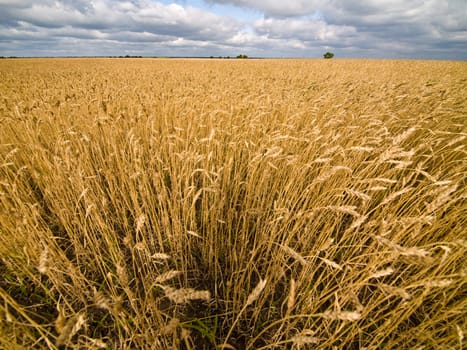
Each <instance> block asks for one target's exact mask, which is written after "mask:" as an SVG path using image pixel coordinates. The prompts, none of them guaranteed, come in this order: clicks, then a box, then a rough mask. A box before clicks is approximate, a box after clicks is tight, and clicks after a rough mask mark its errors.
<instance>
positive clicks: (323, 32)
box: [0, 0, 467, 59]
mask: <svg viewBox="0 0 467 350" xmlns="http://www.w3.org/2000/svg"><path fill="white" fill-rule="evenodd" d="M162 1H164V3H163V2H162ZM204 2H205V3H206V4H211V5H212V4H217V6H211V7H210V6H207V7H205V8H199V7H194V6H190V3H191V1H190V0H183V1H176V2H172V3H169V4H167V1H165V0H159V1H152V0H93V1H87V0H61V1H59V0H42V1H33V0H0V55H54V54H57V55H58V54H64V55H117V54H121V53H122V50H123V51H125V50H130V51H132V52H135V53H138V54H142V55H185V54H186V55H206V56H209V55H216V56H217V55H231V56H232V55H236V54H238V53H240V52H241V53H247V54H248V55H250V56H253V55H260V56H302V57H303V56H321V54H322V52H323V50H325V49H326V50H327V49H332V50H333V52H335V53H336V56H337V57H339V56H341V57H342V56H371V57H406V56H407V54H410V55H413V56H412V57H424V58H430V57H434V58H457V59H467V42H466V40H467V3H466V2H465V1H464V0H445V1H439V0H360V1H351V0H204ZM198 4H199V2H198ZM222 4H229V5H235V6H238V8H239V10H238V11H233V12H234V13H235V15H237V16H240V15H239V13H241V12H242V11H249V12H248V13H249V15H248V16H246V17H244V18H241V17H238V18H233V17H232V16H233V13H232V14H230V13H228V12H227V11H225V12H222V13H223V14H222V15H220V14H215V13H214V12H215V9H217V10H218V9H219V7H220V6H222ZM198 6H199V5H198ZM230 8H231V7H230ZM248 9H249V10H248ZM252 14H254V15H253V16H252ZM245 18H249V19H248V20H246V19H245ZM251 18H255V19H254V20H252V19H251ZM67 50H68V51H67Z"/></svg>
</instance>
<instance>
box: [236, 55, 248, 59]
mask: <svg viewBox="0 0 467 350" xmlns="http://www.w3.org/2000/svg"><path fill="white" fill-rule="evenodd" d="M237 58H244V59H246V58H248V56H247V55H238V56H237Z"/></svg>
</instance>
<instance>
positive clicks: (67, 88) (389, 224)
mask: <svg viewBox="0 0 467 350" xmlns="http://www.w3.org/2000/svg"><path fill="white" fill-rule="evenodd" d="M465 91H467V63H466V62H442V61H438V62H437V61H430V62H428V61H392V60H344V59H341V60H336V61H332V60H331V61H329V60H326V61H324V60H215V59H212V60H203V59H197V60H188V59H185V60H176V59H125V60H123V59H122V60H120V59H104V58H100V59H27V60H25V59H24V60H23V59H15V60H10V59H3V60H0V233H1V234H0V348H1V349H59V348H60V349H62V348H64V349H65V348H66V349H122V350H127V349H128V350H129V349H161V350H164V349H187V350H192V349H200V350H204V349H205V350H208V349H209V350H210V349H234V350H247V349H263V350H265V349H317V350H320V349H321V350H325V349H389V350H390V349H394V350H396V349H456V350H457V349H459V350H460V349H464V348H465V336H464V334H465V331H466V328H467V316H466V315H467V313H466V306H467V301H466V297H465V296H466V295H467V284H466V281H467V279H466V278H467V277H466V276H467V268H466V267H465V265H466V264H465V257H466V256H467V243H466V242H467V237H466V234H465V233H466V227H467V215H466V212H467V202H466V200H465V199H466V193H467V192H466V181H465V180H466V178H467V158H466V149H465V146H466V143H465V141H466V138H467V130H466V123H465V122H466V115H467V100H466V98H465Z"/></svg>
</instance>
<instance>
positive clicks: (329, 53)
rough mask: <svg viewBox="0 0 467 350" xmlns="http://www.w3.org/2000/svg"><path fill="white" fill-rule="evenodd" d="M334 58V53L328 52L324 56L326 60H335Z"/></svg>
mask: <svg viewBox="0 0 467 350" xmlns="http://www.w3.org/2000/svg"><path fill="white" fill-rule="evenodd" d="M333 57H334V54H333V53H332V52H329V51H328V52H326V53H325V54H324V58H333Z"/></svg>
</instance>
